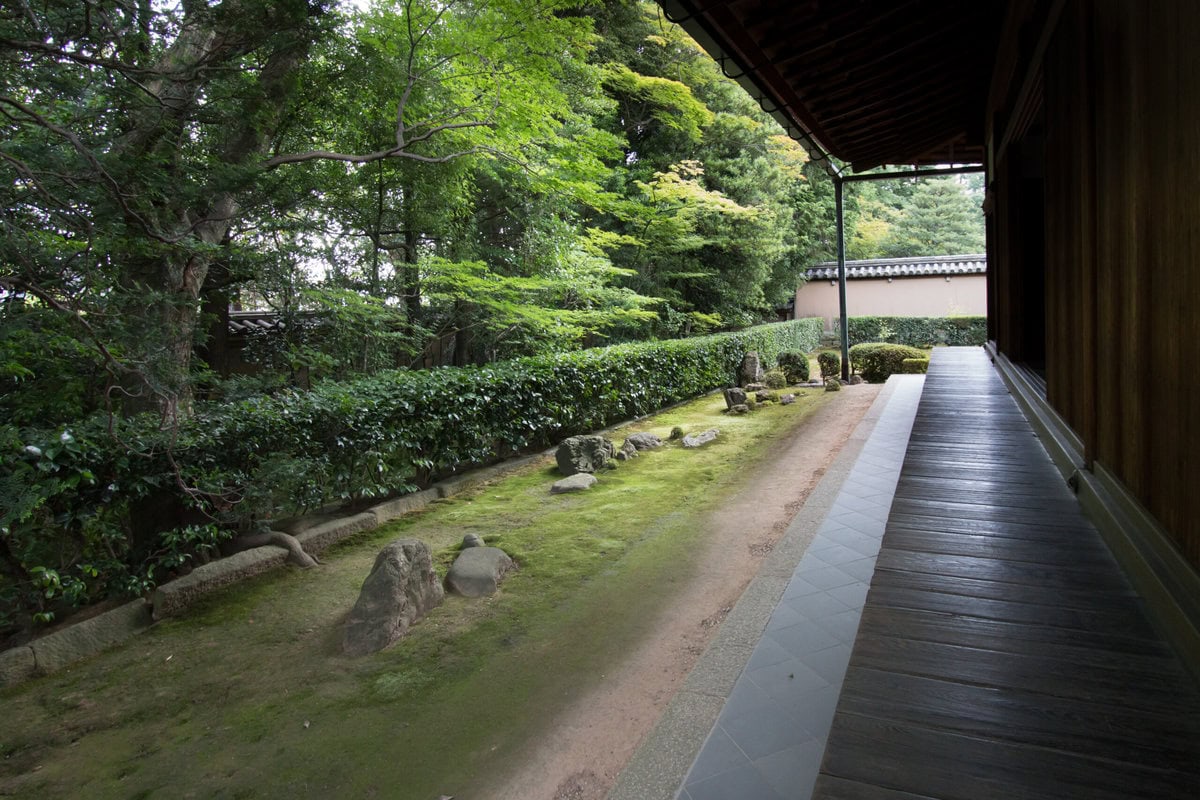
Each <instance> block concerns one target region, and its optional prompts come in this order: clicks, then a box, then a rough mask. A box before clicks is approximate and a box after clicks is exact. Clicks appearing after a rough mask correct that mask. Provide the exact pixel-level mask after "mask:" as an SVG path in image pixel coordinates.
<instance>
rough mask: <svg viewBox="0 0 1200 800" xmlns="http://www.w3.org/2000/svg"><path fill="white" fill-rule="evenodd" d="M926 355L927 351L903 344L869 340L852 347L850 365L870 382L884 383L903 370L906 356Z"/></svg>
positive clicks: (919, 356) (922, 356) (915, 357)
mask: <svg viewBox="0 0 1200 800" xmlns="http://www.w3.org/2000/svg"><path fill="white" fill-rule="evenodd" d="M925 357H926V356H925V351H923V350H918V349H917V348H915V347H908V346H907V345H903V344H886V343H884V342H868V343H865V344H856V345H854V347H851V348H850V366H851V367H852V368H853V369H854V371H855V372H857V373H859V374H860V375H862V376H863V380H865V381H868V382H870V383H882V382H884V381H886V380H887V379H888V378H890V377H891V376H892V375H895V374H897V373H900V372H902V371H903V369H902V367H903V365H904V359H906V358H912V359H918V358H921V359H923V358H925Z"/></svg>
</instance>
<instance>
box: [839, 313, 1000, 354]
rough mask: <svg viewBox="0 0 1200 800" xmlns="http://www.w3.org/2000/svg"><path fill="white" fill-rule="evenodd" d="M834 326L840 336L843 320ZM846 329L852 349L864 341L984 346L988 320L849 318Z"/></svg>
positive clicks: (918, 345) (917, 344) (966, 318)
mask: <svg viewBox="0 0 1200 800" xmlns="http://www.w3.org/2000/svg"><path fill="white" fill-rule="evenodd" d="M834 327H835V330H837V331H838V332H839V335H840V331H841V325H840V320H835V321H834ZM846 328H847V330H848V331H849V333H850V344H851V346H853V345H856V344H862V343H864V342H888V343H890V344H906V345H908V346H909V347H934V346H936V345H967V346H971V345H975V346H982V345H984V344H985V343H986V342H987V317H850V318H849V319H848V320H847V323H846Z"/></svg>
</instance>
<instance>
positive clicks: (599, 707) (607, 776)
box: [489, 384, 882, 800]
mask: <svg viewBox="0 0 1200 800" xmlns="http://www.w3.org/2000/svg"><path fill="white" fill-rule="evenodd" d="M881 388H882V387H881V386H878V385H876V386H871V385H867V384H863V385H860V386H855V387H848V388H847V389H846V390H845V391H844V393H843V397H841V398H839V402H837V403H831V404H828V405H826V406H824V407H823V408H822V409H821V410H820V411H818V412H817V413H816V414H814V415H813V416H812V417H811V418H810V419H809V420H808V421H807V422H805V423H804V424H803V425H800V426H798V427H797V428H796V429H795V430H794V431H792V433H791V434H790V435H789V436H788V437H787V438H786V439H783V440H780V441H779V442H777V443H776V446H775V447H774V448H772V450H771V451H769V452H766V453H764V454H763V458H762V460H761V461H759V462H758V464H757V465H756V467H755V468H754V470H753V471H751V472H750V473H749V474H747V475H746V477H745V480H744V484H743V486H742V487H741V488H740V489H739V490H738V491H736V492H735V493H734V494H733V496H732V497H731V498H730V499H729V502H727V503H726V504H725V505H724V506H723V507H722V508H721V510H720V511H718V512H715V513H714V514H712V515H711V516H710V518H709V520H708V525H709V526H710V529H711V530H710V534H709V535H708V536H707V537H706V541H707V545H706V549H705V553H704V554H703V556H702V560H701V564H700V568H699V569H697V570H696V571H695V573H694V577H693V578H692V579H691V580H690V582H689V584H688V585H687V586H686V587H684V588H682V589H681V590H680V591H679V592H678V594H676V595H675V597H674V599H673V600H672V602H671V603H670V604H668V605H667V606H666V607H664V608H663V609H662V613H661V614H660V615H659V618H658V620H657V622H656V624H655V625H654V627H653V628H652V629H651V630H650V631H649V633H648V634H647V636H646V637H645V638H644V639H643V641H642V643H641V645H640V646H639V647H638V648H637V649H636V650H634V651H632V652H631V653H630V654H629V656H628V657H627V658H626V659H625V661H624V662H623V663H622V664H620V665H619V667H618V668H617V669H616V670H615V671H611V670H610V674H608V675H605V676H603V678H604V679H603V681H602V682H601V683H600V684H599V685H597V686H596V688H595V689H593V690H591V691H589V692H587V693H586V694H584V695H581V696H580V697H578V698H576V699H575V700H574V701H572V702H571V703H570V704H569V705H568V707H567V708H566V709H565V710H564V711H563V713H562V714H560V715H559V717H558V719H556V720H554V721H553V722H552V723H551V724H550V725H549V726H548V727H547V729H546V730H545V732H544V733H543V735H541V736H540V737H539V738H538V740H537V742H536V743H535V744H534V745H533V747H532V748H531V750H530V752H528V753H527V756H526V757H525V758H524V759H522V761H521V763H519V764H516V765H514V769H513V771H512V775H511V777H510V778H509V779H508V780H507V781H506V782H505V783H504V785H502V786H500V787H498V788H497V791H496V792H495V793H494V794H490V795H489V797H492V798H495V800H602V799H603V798H604V796H605V795H606V794H607V793H608V791H609V789H610V788H611V787H612V785H613V782H614V781H615V780H616V777H617V774H618V773H619V772H620V771H621V768H622V767H624V766H625V764H626V762H628V761H629V759H630V757H631V756H632V755H633V753H634V751H635V750H636V749H637V746H638V744H639V743H640V742H641V740H642V738H643V737H644V736H645V735H646V734H647V733H649V731H650V729H651V728H653V727H654V724H655V723H656V722H657V721H658V718H659V716H661V715H662V713H663V711H664V710H665V709H666V707H667V703H669V702H670V700H671V698H672V697H673V696H674V695H675V692H676V691H678V689H679V687H680V686H681V685H682V684H683V680H684V678H686V677H687V674H688V672H689V671H690V670H691V668H692V666H693V665H694V664H695V663H696V660H697V659H698V658H699V656H700V655H701V654H702V653H703V652H704V649H705V648H706V647H707V646H708V643H709V641H710V640H711V639H712V637H713V635H714V633H715V632H716V629H717V627H718V626H719V624H720V622H721V620H722V619H723V618H724V616H725V614H727V613H728V612H729V610H730V609H731V608H732V607H733V605H734V603H736V602H737V599H738V597H740V596H741V594H742V592H743V591H744V590H745V588H746V586H747V585H748V584H749V583H750V581H751V579H753V577H754V575H755V574H756V573H757V571H758V568H759V565H760V564H761V563H762V560H763V558H764V556H766V554H767V553H769V552H770V551H771V548H772V547H774V545H775V543H776V542H778V541H779V539H780V538H781V537H782V536H783V533H784V531H785V530H786V529H787V527H788V524H789V523H790V522H791V520H792V518H793V517H794V516H795V515H796V513H797V512H798V511H799V510H800V508H801V507H802V506H803V505H804V501H805V500H806V499H807V498H808V495H809V493H810V492H811V491H812V490H813V488H814V487H815V486H816V485H817V483H818V482H819V481H820V480H821V476H822V475H824V474H825V471H826V469H827V468H828V467H829V465H830V464H831V463H832V462H833V460H834V459H835V458H836V457H837V455H838V452H839V451H840V450H841V448H842V445H843V444H844V443H845V442H846V440H847V439H848V438H849V436H850V434H851V433H852V432H853V431H854V429H855V427H856V426H857V425H858V422H859V420H861V419H862V417H863V415H864V414H865V413H866V412H867V409H869V408H870V407H871V403H872V402H874V400H875V396H876V395H877V394H878V393H879V390H880V389H881Z"/></svg>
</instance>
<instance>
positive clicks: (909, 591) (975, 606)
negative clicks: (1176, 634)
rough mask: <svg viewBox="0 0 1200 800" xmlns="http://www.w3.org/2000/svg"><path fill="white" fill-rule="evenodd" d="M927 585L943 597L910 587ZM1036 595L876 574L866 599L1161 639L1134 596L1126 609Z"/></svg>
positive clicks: (1078, 596)
mask: <svg viewBox="0 0 1200 800" xmlns="http://www.w3.org/2000/svg"><path fill="white" fill-rule="evenodd" d="M931 583H940V584H941V586H940V588H941V589H943V590H944V591H932V590H928V589H925V588H923V587H921V588H916V587H915V586H914V585H920V584H931ZM1035 589H1036V591H1033V592H1030V593H1029V594H1028V597H1033V596H1044V597H1045V598H1046V599H1045V601H1044V602H1033V601H1030V600H1028V599H1026V600H1023V601H1015V600H1004V599H998V598H1002V597H1010V596H1012V587H1011V585H1009V584H999V583H992V582H990V581H972V580H967V579H950V578H945V577H940V576H937V575H917V574H914V573H911V572H892V571H890V570H880V571H876V573H875V579H874V582H873V583H872V585H871V594H870V595H869V597H870V598H871V601H872V604H874V605H881V606H889V607H893V608H912V609H918V610H922V611H937V612H941V613H944V614H953V615H956V616H965V617H981V618H983V619H995V620H1002V621H1006V622H1020V623H1029V624H1038V625H1047V626H1051V627H1059V628H1068V629H1071V630H1084V631H1102V632H1109V633H1118V632H1119V633H1124V634H1126V635H1129V636H1137V637H1139V638H1143V639H1151V640H1157V639H1158V638H1159V636H1158V632H1157V631H1156V630H1155V629H1154V626H1152V625H1151V624H1150V622H1149V621H1148V620H1147V619H1146V617H1145V614H1144V613H1143V611H1142V609H1141V607H1140V606H1139V605H1138V602H1137V598H1136V597H1134V596H1132V595H1129V596H1126V597H1124V598H1123V599H1124V600H1125V602H1124V603H1118V601H1117V600H1115V599H1111V598H1110V599H1108V600H1107V601H1105V602H1097V601H1096V598H1095V593H1094V592H1082V591H1076V592H1071V593H1070V595H1069V597H1070V600H1069V601H1068V600H1064V602H1063V603H1055V602H1053V601H1054V592H1053V591H1052V590H1047V589H1040V588H1036V587H1035ZM988 595H996V596H997V597H992V596H988ZM1063 595H1064V597H1066V596H1067V593H1066V592H1065V591H1064V592H1063Z"/></svg>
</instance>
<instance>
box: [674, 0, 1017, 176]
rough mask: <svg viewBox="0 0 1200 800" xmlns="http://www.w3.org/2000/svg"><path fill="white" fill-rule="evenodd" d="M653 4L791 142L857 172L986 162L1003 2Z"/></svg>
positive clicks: (690, 0)
mask: <svg viewBox="0 0 1200 800" xmlns="http://www.w3.org/2000/svg"><path fill="white" fill-rule="evenodd" d="M659 2H660V5H661V6H662V7H663V9H664V10H665V11H666V13H667V15H668V17H669V18H671V19H673V20H675V21H677V22H679V23H680V24H681V25H682V26H683V27H684V29H685V30H687V31H688V32H689V33H690V34H691V35H692V36H693V37H694V38H696V40H697V41H698V42H699V43H700V44H701V46H703V47H705V48H706V49H707V50H709V52H710V54H712V55H713V56H714V57H716V58H718V59H719V60H721V61H722V63H723V66H724V67H725V69H726V71H727V73H729V74H731V75H734V76H738V77H740V78H741V81H742V83H743V85H746V84H750V86H749V87H748V88H751V89H752V90H753V89H757V92H758V94H759V96H760V97H761V99H762V102H763V104H764V107H766V108H768V109H769V110H772V111H774V112H775V114H776V117H777V118H780V120H781V122H784V124H785V126H786V127H787V128H788V129H789V132H790V133H791V134H792V135H793V136H795V137H796V138H798V139H800V140H801V141H805V140H806V139H807V140H809V142H811V143H812V144H815V145H816V146H817V147H819V148H820V149H822V150H824V151H826V152H828V153H830V154H832V155H834V156H836V157H837V158H839V159H841V160H843V161H848V162H850V163H851V164H852V165H853V167H854V169H855V170H857V171H862V170H866V169H870V168H873V167H877V166H880V165H882V164H917V165H920V164H935V163H940V164H944V163H979V162H982V161H983V158H984V144H985V141H984V119H985V114H986V104H987V96H988V89H989V82H990V79H991V74H992V67H993V64H994V61H995V56H996V47H997V42H998V39H999V33H1000V29H1001V27H1002V23H1003V20H1004V8H1005V5H1004V4H1003V3H1001V2H999V0H972V1H971V2H968V3H964V2H962V1H961V0H907V2H905V0H807V2H783V0H731V1H730V2H716V1H715V0H659ZM714 51H716V52H714Z"/></svg>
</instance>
